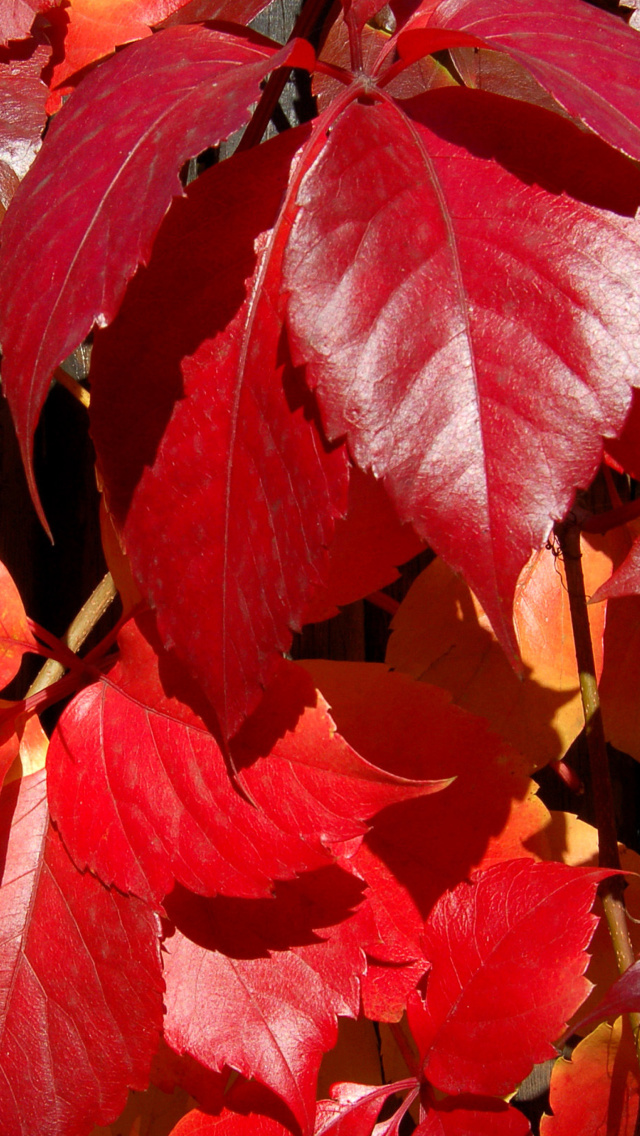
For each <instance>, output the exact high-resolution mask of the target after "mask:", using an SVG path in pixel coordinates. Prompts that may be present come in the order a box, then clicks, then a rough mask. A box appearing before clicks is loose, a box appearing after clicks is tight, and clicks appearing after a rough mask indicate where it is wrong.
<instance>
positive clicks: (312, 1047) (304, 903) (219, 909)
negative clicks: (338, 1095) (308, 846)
mask: <svg viewBox="0 0 640 1136" xmlns="http://www.w3.org/2000/svg"><path fill="white" fill-rule="evenodd" d="M361 894H362V892H361V885H360V884H359V883H358V881H356V880H355V879H354V878H353V877H352V876H350V875H348V874H347V873H346V872H343V871H341V870H340V869H339V868H336V867H330V868H325V869H323V870H321V871H319V872H313V873H309V874H307V875H306V876H301V877H300V878H299V879H297V880H294V881H291V882H288V883H281V884H278V885H277V887H276V894H275V897H274V898H272V899H266V900H240V899H226V898H223V897H219V898H217V899H213V900H211V899H197V898H196V897H194V896H190V895H188V893H186V892H184V891H183V890H182V889H177V890H176V892H175V893H174V894H173V895H172V896H170V897H169V898H168V900H167V912H168V914H169V917H170V918H171V919H172V920H173V921H174V922H175V923H176V924H177V928H178V929H177V930H176V931H175V933H174V934H173V935H172V936H171V937H170V938H169V939H167V940H166V942H165V948H166V950H167V958H166V964H165V974H166V981H167V994H166V1006H167V1015H166V1019H165V1037H166V1039H167V1041H168V1042H169V1044H170V1045H172V1046H173V1047H174V1048H175V1049H176V1050H177V1051H178V1052H182V1051H183V1050H186V1051H187V1052H188V1053H190V1054H191V1055H192V1056H194V1057H196V1058H197V1059H198V1060H199V1061H200V1062H202V1064H205V1065H207V1066H209V1067H210V1068H213V1069H219V1068H221V1066H222V1065H223V1064H227V1065H230V1066H231V1067H232V1068H234V1069H238V1070H239V1071H240V1072H241V1073H243V1074H244V1075H246V1076H253V1077H256V1078H257V1079H258V1080H259V1081H260V1082H261V1083H262V1084H264V1085H267V1086H268V1087H269V1088H270V1089H272V1090H273V1092H275V1093H277V1094H278V1096H279V1097H281V1098H282V1100H283V1101H285V1102H286V1104H287V1105H288V1106H289V1108H290V1109H291V1111H292V1113H293V1114H294V1116H295V1117H296V1119H297V1120H298V1122H299V1124H300V1126H301V1127H302V1130H303V1132H304V1133H309V1132H311V1130H312V1128H313V1119H314V1114H315V1082H316V1077H317V1072H318V1067H319V1064H320V1058H321V1056H322V1053H323V1052H324V1051H325V1050H327V1049H330V1048H331V1047H332V1046H333V1045H334V1044H335V1041H336V1037H337V1028H336V1018H337V1015H338V1014H341V1015H346V1016H349V1017H356V1016H357V1014H358V1007H359V1001H360V999H359V982H358V979H359V976H360V975H361V974H362V972H363V970H364V968H365V961H364V953H363V951H362V948H361V946H360V932H359V926H360V924H359V919H358V915H357V913H356V917H355V919H353V918H349V916H350V914H351V911H352V910H353V908H354V907H355V906H356V905H357V903H358V901H359V899H360V897H361Z"/></svg>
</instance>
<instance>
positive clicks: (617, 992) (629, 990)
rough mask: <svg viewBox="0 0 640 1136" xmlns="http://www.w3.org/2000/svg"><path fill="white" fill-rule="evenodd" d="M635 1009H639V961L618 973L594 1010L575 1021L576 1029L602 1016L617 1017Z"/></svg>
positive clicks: (588, 1024)
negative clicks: (616, 978) (622, 972)
mask: <svg viewBox="0 0 640 1136" xmlns="http://www.w3.org/2000/svg"><path fill="white" fill-rule="evenodd" d="M637 1011H640V962H636V963H634V964H633V966H630V967H629V969H628V970H625V972H624V974H621V975H620V977H619V978H618V980H617V981H616V982H614V984H613V986H612V987H611V988H610V989H609V990H608V991H607V993H606V994H605V996H604V998H603V999H602V1001H601V1002H599V1003H598V1005H597V1006H596V1008H595V1010H593V1011H592V1012H591V1013H590V1014H589V1016H588V1017H586V1018H581V1019H580V1021H579V1022H577V1024H576V1030H578V1029H582V1030H584V1029H585V1028H586V1027H587V1026H590V1025H593V1023H594V1022H597V1021H600V1020H601V1019H602V1018H610V1017H619V1015H620V1014H628V1013H633V1012H637Z"/></svg>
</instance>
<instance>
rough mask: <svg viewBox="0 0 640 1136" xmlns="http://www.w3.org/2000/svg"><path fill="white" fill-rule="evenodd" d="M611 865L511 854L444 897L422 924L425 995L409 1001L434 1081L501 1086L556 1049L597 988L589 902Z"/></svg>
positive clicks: (455, 1087)
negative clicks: (591, 972)
mask: <svg viewBox="0 0 640 1136" xmlns="http://www.w3.org/2000/svg"><path fill="white" fill-rule="evenodd" d="M608 874H610V872H607V870H606V869H603V868H599V869H598V868H586V869H584V868H583V869H580V868H569V867H567V866H566V865H564V864H552V863H537V864H536V863H534V862H532V861H531V860H509V861H505V862H504V863H502V864H497V865H495V866H494V867H492V868H488V869H487V870H486V871H483V872H477V873H476V874H475V875H474V876H473V877H472V878H471V880H470V881H469V882H466V883H462V884H460V885H459V886H458V887H457V888H455V889H454V890H453V891H451V892H448V893H447V894H446V895H444V896H443V897H442V899H441V900H439V901H438V903H437V904H436V906H435V907H434V910H433V911H432V913H431V915H430V916H429V918H428V920H427V922H426V924H425V930H424V945H425V953H426V955H427V957H428V958H429V959H430V960H431V968H430V970H429V972H428V975H427V979H426V995H425V998H424V1000H423V999H422V998H421V996H420V995H419V994H418V993H417V992H416V994H414V995H413V996H412V998H411V999H410V1000H409V1007H408V1017H409V1025H410V1027H411V1032H412V1034H413V1036H414V1038H415V1040H416V1042H417V1045H418V1048H419V1051H420V1058H421V1061H422V1068H423V1074H424V1076H425V1077H426V1078H427V1079H428V1080H429V1081H430V1083H431V1084H433V1085H435V1086H436V1088H438V1089H441V1090H443V1091H444V1092H447V1093H455V1092H462V1093H464V1092H474V1093H482V1094H493V1095H495V1096H503V1095H505V1094H506V1093H508V1092H510V1091H512V1090H513V1088H514V1087H515V1086H516V1085H517V1084H518V1083H519V1082H520V1081H521V1080H523V1078H524V1077H525V1076H527V1074H528V1073H529V1072H530V1071H531V1069H532V1067H533V1065H534V1064H536V1062H540V1061H545V1060H547V1059H548V1058H549V1057H553V1056H554V1055H555V1050H554V1048H553V1045H552V1044H551V1043H552V1042H553V1041H554V1040H555V1038H557V1037H558V1036H559V1034H560V1033H561V1032H562V1030H563V1028H564V1026H565V1025H566V1023H567V1021H568V1020H569V1018H570V1017H571V1015H572V1014H573V1013H574V1011H575V1010H576V1009H577V1007H578V1006H579V1005H580V1003H581V1002H582V1001H584V999H585V997H586V995H587V994H588V992H589V984H588V983H587V982H586V980H585V979H584V977H583V975H584V971H585V969H586V965H587V962H588V956H587V955H586V954H585V948H586V947H587V946H588V944H589V942H590V940H591V937H592V935H593V932H594V930H595V927H596V923H597V919H596V917H595V916H593V915H591V914H590V908H591V905H592V903H593V901H594V898H595V893H596V888H597V886H598V883H599V882H600V880H602V879H604V878H605V877H606V876H607V875H608ZM534 988H535V994H534Z"/></svg>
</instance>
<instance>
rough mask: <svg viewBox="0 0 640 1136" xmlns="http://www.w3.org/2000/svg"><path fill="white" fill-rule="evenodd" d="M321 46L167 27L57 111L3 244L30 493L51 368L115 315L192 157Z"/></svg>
mask: <svg viewBox="0 0 640 1136" xmlns="http://www.w3.org/2000/svg"><path fill="white" fill-rule="evenodd" d="M311 51H312V49H311V48H310V47H309V45H308V44H305V43H303V42H296V43H293V44H290V45H288V46H287V47H284V48H282V50H281V51H279V52H275V53H274V49H273V48H272V47H270V46H266V45H265V42H264V41H262V40H261V41H259V42H255V41H254V39H253V38H250V37H248V38H240V37H239V36H235V35H231V34H227V33H223V32H219V31H212V30H211V29H209V28H204V27H198V26H189V27H177V28H169V29H167V30H166V31H163V32H160V33H159V34H158V35H155V36H152V37H150V38H149V39H145V40H141V41H140V42H139V43H135V44H133V45H132V46H131V47H129V48H127V50H126V51H123V52H121V53H120V54H119V55H116V56H114V58H113V59H110V60H107V61H106V62H105V63H104V64H103V65H102V66H101V67H100V68H98V69H97V70H96V71H95V72H92V74H90V75H88V76H87V78H86V79H85V80H84V81H83V83H82V85H81V87H80V88H79V89H78V91H77V92H75V93H74V95H73V97H72V98H71V99H70V100H69V102H68V103H67V104H66V105H65V107H64V108H63V109H62V111H61V112H60V114H59V115H58V116H57V117H56V119H55V121H54V123H53V125H52V128H51V130H50V132H49V134H48V135H47V139H46V145H45V146H44V147H43V149H42V151H41V152H40V154H39V155H38V159H37V161H36V163H35V164H34V166H33V167H32V169H31V170H30V171H29V175H28V177H27V178H25V181H24V182H23V183H22V185H21V187H20V190H19V192H18V193H17V194H16V197H15V199H14V201H13V202H12V209H11V215H10V216H9V215H8V216H7V218H6V220H5V222H4V224H3V227H2V242H1V244H2V248H1V251H0V279H1V289H2V304H1V307H2V316H1V318H0V342H1V343H2V347H3V355H4V358H3V386H4V389H5V392H6V394H7V397H8V399H9V402H10V404H11V407H12V412H13V415H14V421H15V422H16V428H17V431H18V435H19V438H20V443H21V447H22V453H23V456H24V459H25V464H26V466H27V469H28V477H29V483H30V486H31V489H32V493H33V495H34V500H35V499H36V496H37V495H36V490H35V484H34V478H33V470H32V467H31V441H32V436H33V431H34V429H35V424H36V422H37V419H38V415H39V413H40V409H41V407H42V404H43V402H44V398H45V396H46V392H47V389H48V385H49V379H50V376H51V374H52V372H53V370H54V368H55V367H56V366H57V364H58V363H60V362H61V361H62V360H63V359H64V358H65V357H66V356H67V355H68V354H69V352H70V351H71V350H72V349H73V348H74V347H76V346H77V344H78V343H80V342H81V340H82V339H83V338H84V336H85V335H86V334H87V332H88V331H89V330H90V328H91V326H92V325H93V323H94V322H97V323H98V324H100V325H101V326H105V325H106V324H107V323H109V322H110V321H111V320H112V319H113V317H114V315H115V313H116V311H117V309H118V306H119V304H120V301H121V300H122V297H123V294H124V290H125V286H126V283H127V281H128V280H129V278H130V277H131V276H132V275H133V273H134V271H135V269H136V267H137V265H138V264H139V263H140V262H141V261H145V260H147V259H148V257H149V253H150V249H151V244H152V241H153V238H154V236H155V233H156V230H157V228H158V225H159V224H160V221H161V220H162V217H163V214H164V213H165V211H166V210H167V208H168V206H169V204H170V202H171V198H172V197H174V196H176V195H179V194H181V193H182V186H181V184H180V181H179V178H178V171H179V169H180V167H181V166H182V164H183V162H184V161H185V160H186V159H187V158H189V157H192V156H193V155H194V154H197V153H199V152H200V151H201V150H202V149H204V147H205V146H207V145H213V144H214V143H215V142H218V141H220V140H221V139H222V138H225V137H227V136H228V135H229V134H230V133H231V132H232V131H233V130H235V129H237V127H239V126H241V125H242V123H243V122H244V121H245V119H246V118H247V117H248V114H249V107H250V105H251V103H252V102H254V101H255V100H256V99H257V98H258V97H259V93H260V83H261V80H262V79H263V78H264V76H265V75H266V74H268V72H269V71H271V70H272V69H273V68H274V67H279V66H282V65H283V64H285V63H292V64H299V65H304V64H305V63H306V64H308V63H309V62H310V60H311V55H310V53H311ZM97 107H99V108H100V113H99V115H98V114H97V112H96V108H97ZM159 149H161V150H162V162H158V160H157V154H158V150H159ZM70 168H73V170H74V179H73V191H71V192H70V189H69V185H68V177H69V174H68V171H69V169H70Z"/></svg>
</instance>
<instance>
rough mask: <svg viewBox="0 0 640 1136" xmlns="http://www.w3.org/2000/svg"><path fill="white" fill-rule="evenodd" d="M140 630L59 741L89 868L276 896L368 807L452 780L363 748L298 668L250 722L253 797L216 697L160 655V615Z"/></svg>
mask: <svg viewBox="0 0 640 1136" xmlns="http://www.w3.org/2000/svg"><path fill="white" fill-rule="evenodd" d="M141 627H142V628H143V630H144V632H145V634H143V633H142V632H141V630H140V629H139V628H138V627H137V626H136V624H135V623H133V622H130V623H129V624H127V625H126V627H125V628H124V629H123V631H122V632H121V635H120V649H121V656H120V660H119V662H118V663H117V664H116V666H115V668H114V669H113V670H112V671H111V673H110V674H109V676H108V677H107V678H104V679H102V680H101V681H100V682H99V683H96V684H94V685H93V686H91V687H88V688H87V689H86V690H84V691H82V692H81V693H80V694H79V695H77V696H76V698H75V700H74V702H73V703H72V704H71V705H70V706H69V708H68V709H67V710H66V711H65V712H64V714H63V715H62V718H61V719H60V722H59V723H58V726H57V727H56V731H55V733H54V736H53V738H52V741H51V745H50V749H49V759H48V760H49V776H50V786H49V793H50V801H51V811H52V815H53V816H54V819H55V820H56V823H57V824H59V826H60V830H61V832H62V835H63V838H64V840H65V843H66V845H67V847H68V848H69V851H70V852H71V855H72V856H73V858H74V860H75V861H76V863H77V864H78V866H79V867H81V868H84V867H85V866H87V865H88V866H89V867H90V868H91V869H92V870H93V871H95V872H96V873H97V874H98V875H99V876H100V878H101V879H102V880H103V881H104V882H105V883H107V884H111V883H115V884H116V885H117V886H118V887H120V888H122V889H123V890H124V891H132V892H134V893H135V894H137V895H139V896H140V897H141V898H143V899H146V900H149V901H151V902H154V903H156V904H158V903H159V902H160V901H161V900H162V898H163V896H165V895H166V893H167V892H168V891H170V889H171V887H172V886H173V883H174V880H176V879H177V880H180V881H181V882H182V883H183V884H184V885H185V886H187V887H189V888H191V889H192V890H194V891H196V892H198V893H201V894H205V895H214V894H216V893H222V894H225V895H235V896H246V897H249V896H264V895H268V894H269V892H270V890H271V882H272V880H274V879H286V878H290V877H291V876H292V875H294V874H295V873H296V872H300V871H305V870H309V869H312V868H318V867H321V866H323V865H326V864H328V863H331V861H332V859H333V855H332V852H331V846H332V844H333V843H337V844H340V843H341V842H343V841H345V840H350V839H353V838H354V837H358V836H361V835H362V834H363V833H364V832H365V831H366V826H365V825H364V824H363V820H364V818H366V817H369V816H371V815H373V813H375V812H376V811H377V810H378V809H380V808H382V807H383V806H384V805H385V804H387V803H388V802H389V801H390V800H403V799H405V798H407V797H413V796H417V795H422V794H424V793H429V792H433V791H434V789H438V788H442V786H443V785H444V784H446V783H445V782H437V783H431V782H420V781H407V780H405V779H403V778H398V777H394V775H393V774H387V773H385V772H384V770H381V769H376V768H374V767H373V766H372V765H370V764H369V763H368V762H366V761H364V760H363V759H362V758H360V757H359V756H358V754H356V753H355V752H354V751H353V750H352V749H351V748H350V746H348V745H347V744H346V743H345V742H344V741H343V739H342V738H341V737H340V736H339V735H338V734H337V733H336V731H335V726H334V724H333V722H332V720H331V718H330V717H329V715H328V714H327V712H326V703H325V704H322V703H321V702H320V703H318V705H317V706H316V705H314V704H315V701H316V696H315V691H314V690H313V688H312V687H311V688H310V684H309V682H308V679H306V681H305V676H304V672H300V673H301V674H302V686H301V684H300V681H297V673H298V672H297V668H292V670H293V672H294V677H293V681H291V682H287V681H286V679H285V681H284V682H280V683H279V684H278V685H277V687H276V688H275V689H274V692H273V698H272V699H271V700H268V701H267V706H266V709H265V711H263V713H264V714H266V715H267V724H264V723H263V721H262V719H259V720H258V722H257V723H253V724H252V727H251V728H252V729H253V738H252V746H251V748H250V749H249V752H247V742H248V740H249V739H248V737H245V747H244V749H243V751H242V757H243V759H244V760H245V761H247V760H249V761H251V762H253V763H254V764H252V765H250V766H249V767H248V768H246V769H243V771H242V774H241V782H242V784H243V785H245V786H246V787H247V788H248V791H249V793H250V797H251V800H252V801H254V802H256V803H257V806H258V807H256V806H255V805H254V804H250V803H249V802H248V801H247V800H245V799H244V798H243V797H242V796H241V795H240V793H239V792H238V790H237V789H236V788H235V787H234V786H233V785H232V783H231V781H230V779H229V776H228V773H227V768H226V765H225V761H224V758H223V756H222V753H221V751H220V748H219V747H218V745H217V743H216V740H215V738H214V737H213V735H212V734H211V733H210V732H209V731H208V730H207V727H206V725H205V723H204V721H203V719H202V718H201V717H200V716H199V715H198V713H196V711H197V710H200V711H201V713H204V715H205V716H206V714H207V706H206V703H204V699H203V698H202V696H201V695H199V692H198V690H197V688H196V687H195V684H193V683H192V682H191V681H190V680H189V679H188V676H186V675H185V673H184V672H183V669H182V668H181V667H180V665H179V664H178V663H177V662H176V660H175V659H174V658H172V657H171V656H170V655H167V654H166V653H163V652H162V649H161V647H160V644H159V643H158V641H157V635H156V634H154V629H153V625H152V624H151V623H150V621H149V619H147V620H146V621H145V622H144V623H141ZM145 635H146V637H145ZM156 652H158V653H159V655H160V658H158V654H156ZM287 695H289V696H290V697H288V698H287ZM198 699H199V702H198ZM274 702H275V706H276V708H277V714H276V720H277V721H278V723H279V722H280V721H281V718H282V710H283V709H284V711H285V714H287V715H289V716H292V720H291V721H290V722H289V724H288V726H284V728H283V731H282V732H283V733H285V731H286V730H288V731H289V732H288V733H286V735H285V736H284V737H279V736H278V734H276V735H275V737H274V735H273V732H272V723H270V722H269V721H268V717H269V706H270V705H271V704H272V703H274ZM203 703H204V705H203ZM305 703H306V711H305ZM193 706H195V709H193V708H192V707H193ZM303 711H304V712H303ZM301 712H303V713H302V714H301ZM300 715H301V716H300ZM271 716H272V715H271ZM270 751H271V752H270ZM258 753H261V754H263V755H264V756H262V757H261V758H259V760H258V761H256V760H255V758H256V756H257V754H258ZM239 757H240V754H239ZM283 802H286V805H285V806H283Z"/></svg>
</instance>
